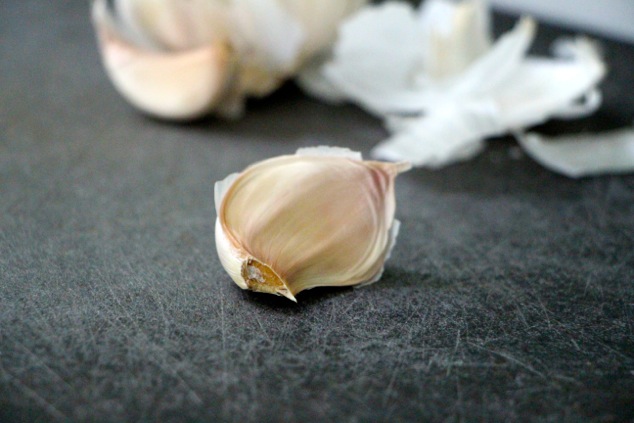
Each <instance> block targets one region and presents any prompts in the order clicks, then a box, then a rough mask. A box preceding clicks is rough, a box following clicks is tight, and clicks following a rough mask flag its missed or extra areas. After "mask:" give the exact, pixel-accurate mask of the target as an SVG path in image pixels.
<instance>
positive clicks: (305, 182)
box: [216, 148, 409, 300]
mask: <svg viewBox="0 0 634 423" xmlns="http://www.w3.org/2000/svg"><path fill="white" fill-rule="evenodd" d="M408 168H409V166H408V165H406V164H403V163H401V164H391V163H380V162H366V161H362V160H360V157H359V156H358V155H357V154H353V153H351V152H349V151H347V150H341V149H336V150H331V151H329V150H326V149H324V148H319V149H313V150H310V149H308V150H307V149H303V150H300V151H298V154H296V155H294V156H282V157H278V158H274V159H270V160H266V161H264V162H260V163H257V164H255V165H253V166H251V167H249V168H247V169H246V170H245V171H244V172H242V173H241V174H239V175H238V176H237V177H236V176H235V175H232V176H231V177H230V179H228V180H225V181H223V182H221V183H218V184H217V185H216V206H217V209H218V220H217V224H216V245H217V248H218V254H219V257H220V259H221V262H222V264H223V266H224V267H225V269H226V270H227V272H228V273H229V274H230V276H231V277H232V279H233V280H234V281H235V282H236V284H238V286H240V287H241V288H243V289H251V290H254V291H259V292H267V293H274V294H277V295H283V296H285V297H287V298H289V299H291V300H295V295H296V294H297V293H298V292H300V291H303V290H305V289H310V288H313V287H316V286H349V285H358V284H363V283H369V282H373V281H375V280H377V277H380V274H381V272H382V269H383V264H384V261H385V259H386V257H387V256H388V254H389V251H390V249H391V247H392V246H393V243H394V240H393V239H392V238H393V237H395V235H396V233H397V228H398V224H397V223H395V220H394V210H395V199H394V179H395V177H396V175H397V174H398V173H399V172H402V171H404V170H406V169H408ZM219 201H220V203H219V204H218V202H219Z"/></svg>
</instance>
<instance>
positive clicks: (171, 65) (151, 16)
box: [93, 0, 233, 119]
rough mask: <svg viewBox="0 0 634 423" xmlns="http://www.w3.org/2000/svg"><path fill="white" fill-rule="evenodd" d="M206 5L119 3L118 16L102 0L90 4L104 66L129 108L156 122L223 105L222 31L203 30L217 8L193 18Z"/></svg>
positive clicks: (227, 74) (227, 60)
mask: <svg viewBox="0 0 634 423" xmlns="http://www.w3.org/2000/svg"><path fill="white" fill-rule="evenodd" d="M205 3H207V2H205V1H202V0H197V1H192V2H179V1H175V0H174V1H164V2H157V1H149V0H137V1H118V2H116V3H114V4H115V5H116V6H117V9H116V10H117V12H116V15H115V14H114V13H113V11H112V10H110V9H109V6H108V4H107V1H106V0H96V1H95V2H94V3H93V22H94V24H95V27H96V30H97V35H98V40H99V44H100V49H101V56H102V60H103V63H104V67H105V69H106V72H107V73H108V76H109V77H110V79H111V80H112V83H113V84H114V86H115V87H116V88H117V90H118V91H119V93H120V94H121V95H122V96H123V97H124V98H125V99H126V100H128V101H129V102H130V103H131V104H133V105H134V106H136V107H137V108H139V109H141V110H143V111H144V112H146V113H149V114H151V115H154V116H157V117H160V118H166V119H192V118H196V117H199V116H201V115H204V114H206V113H207V112H208V111H210V110H211V109H213V108H215V107H216V106H218V104H219V103H220V102H221V101H222V100H223V97H224V96H225V94H226V93H227V88H228V84H229V83H230V81H231V72H232V67H233V58H232V57H231V49H230V47H229V43H228V40H227V39H226V37H225V36H224V35H223V34H222V31H220V32H218V31H216V32H214V31H212V30H209V29H208V28H207V27H206V26H205V25H203V23H204V22H205V21H207V20H208V19H211V18H212V17H214V16H220V12H219V9H218V8H211V7H210V8H207V9H205V10H206V12H207V13H203V14H200V15H197V14H196V13H195V12H197V11H198V10H197V9H194V6H199V5H203V4H205ZM220 22H221V21H220V20H219V21H218V25H220ZM212 27H213V26H212Z"/></svg>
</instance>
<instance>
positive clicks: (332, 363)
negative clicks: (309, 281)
mask: <svg viewBox="0 0 634 423" xmlns="http://www.w3.org/2000/svg"><path fill="white" fill-rule="evenodd" d="M512 22H513V20H511V19H509V18H505V17H499V16H498V18H497V19H496V28H497V30H498V31H499V30H501V29H504V28H508V27H509V26H510V25H511V23H512ZM558 34H561V32H560V31H556V30H553V29H549V28H542V29H541V30H540V32H539V36H538V40H537V45H536V50H538V51H542V52H545V51H547V46H548V45H549V44H550V42H551V41H552V39H553V37H554V36H555V35H558ZM604 48H605V54H606V57H607V60H608V62H609V63H610V64H611V67H612V72H611V74H610V77H609V78H608V79H607V81H606V82H605V83H604V84H603V89H604V93H605V100H606V103H605V106H604V107H603V109H602V110H601V111H600V112H599V113H598V114H597V115H595V116H594V117H592V118H589V119H585V120H582V121H578V122H574V123H552V124H549V125H547V126H544V127H542V128H541V130H542V131H543V132H548V133H558V132H563V131H572V130H577V131H579V130H585V129H589V130H598V129H604V128H612V127H617V126H621V125H627V124H629V123H630V122H631V121H632V117H633V116H634V99H633V97H632V95H631V87H632V86H634V76H633V72H632V68H631V65H630V64H631V63H634V48H633V47H631V46H630V47H628V46H625V45H621V44H616V43H610V42H606V43H605V44H604ZM384 135H385V133H384V131H383V129H382V128H381V126H380V124H379V122H377V121H376V120H374V119H372V118H371V117H369V116H367V115H366V114H364V113H363V112H361V111H360V110H358V109H356V108H354V107H352V106H347V107H340V108H332V107H328V106H325V105H322V104H320V103H318V102H316V101H313V100H310V99H308V98H306V97H304V96H303V95H302V94H301V93H300V92H299V91H298V90H297V89H296V88H294V87H293V86H288V87H286V88H284V89H283V90H282V91H281V92H280V93H278V94H276V95H275V96H273V97H272V98H270V99H267V100H265V101H259V102H254V103H252V104H250V105H249V113H248V115H247V116H246V118H245V119H244V120H242V121H239V122H236V123H225V122H221V121H218V120H214V119H209V120H205V121H202V122H199V123H197V124H193V125H170V124H165V123H160V122H157V121H153V120H150V119H147V118H145V117H143V116H141V115H140V114H138V113H136V112H135V111H134V110H132V109H131V108H130V107H129V106H128V105H127V104H126V103H124V102H123V100H122V99H121V98H120V97H119V96H118V95H117V93H116V92H115V91H114V90H113V89H112V88H111V86H110V84H109V82H108V81H107V79H106V77H105V75H104V73H103V71H102V69H101V67H100V64H99V59H98V56H97V51H96V48H95V42H94V38H93V34H92V29H91V27H90V24H89V21H88V2H87V1H65V2H42V1H34V0H32V1H3V2H1V3H0V421H2V422H12V421H42V422H49V421H66V420H68V421H84V422H89V421H90V422H93V421H162V422H171V421H173V422H177V421H236V422H243V421H290V422H306V421H399V420H400V421H414V420H432V421H474V420H487V421H513V420H534V421H553V422H559V421H571V422H572V421H579V420H583V421H600V422H604V421H626V420H630V419H633V418H634V282H633V281H634V248H633V247H634V176H611V177H599V178H586V179H583V180H578V181H575V180H569V179H565V178H563V177H560V176H557V175H555V174H552V173H550V172H548V171H547V170H545V169H543V168H541V167H540V166H538V165H537V164H535V163H534V162H532V161H531V160H530V159H528V158H526V157H524V156H519V157H518V156H517V154H515V153H514V151H515V150H514V144H513V143H512V141H511V140H508V139H502V140H495V141H493V142H492V143H491V146H490V148H489V149H488V150H487V151H486V152H485V153H484V154H482V155H481V156H480V157H478V158H477V159H475V160H474V161H471V162H469V163H465V164H460V165H455V166H451V167H448V168H446V169H444V170H441V171H436V172H430V171H424V170H416V171H412V172H410V173H407V174H405V175H403V176H402V177H401V178H400V179H399V181H398V185H397V191H398V192H397V197H398V212H397V214H398V217H399V218H400V220H401V221H402V222H403V227H402V228H403V230H402V234H401V237H400V240H399V243H398V245H397V247H396V250H395V252H394V255H393V259H392V260H391V261H390V262H389V263H388V265H387V269H386V272H385V275H384V278H383V280H382V281H381V282H379V283H377V284H375V285H372V286H370V287H368V288H364V289H359V290H353V289H317V290H314V291H310V292H306V293H302V294H300V295H299V297H298V299H299V304H297V305H296V304H292V303H290V302H289V301H287V300H285V299H281V298H276V297H272V296H266V295H257V294H250V293H246V292H243V291H241V290H240V289H238V288H237V287H236V286H235V285H234V284H233V283H232V282H231V281H230V279H229V278H228V277H227V275H226V274H225V273H224V272H223V270H222V268H221V266H220V263H219V261H218V259H217V257H216V252H215V247H214V241H213V222H214V219H215V211H214V206H213V200H212V190H213V183H214V182H215V181H216V180H219V179H221V178H223V177H224V176H225V175H227V174H228V173H230V172H234V171H237V170H240V169H242V168H244V167H245V166H247V165H248V164H250V163H252V162H255V161H258V160H261V159H264V158H267V157H270V156H273V155H278V154H285V153H291V152H293V151H295V150H296V149H297V148H298V147H303V146H309V145H316V144H336V145H343V146H348V147H351V148H353V149H359V150H361V151H363V152H365V153H367V152H368V151H369V149H370V148H371V146H372V145H373V144H374V143H376V142H378V141H379V140H380V139H381V138H382V137H383V136H384Z"/></svg>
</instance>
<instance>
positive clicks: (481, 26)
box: [301, 0, 606, 168]
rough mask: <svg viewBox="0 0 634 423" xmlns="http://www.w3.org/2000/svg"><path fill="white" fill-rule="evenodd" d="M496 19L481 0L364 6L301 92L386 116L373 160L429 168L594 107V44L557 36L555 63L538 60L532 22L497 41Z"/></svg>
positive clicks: (599, 68)
mask: <svg viewBox="0 0 634 423" xmlns="http://www.w3.org/2000/svg"><path fill="white" fill-rule="evenodd" d="M490 16H491V11H490V9H489V7H488V2H486V1H484V0H458V1H454V0H426V1H425V2H423V3H422V4H421V6H420V7H419V8H414V6H412V5H411V4H409V3H407V2H400V1H387V2H383V3H381V4H379V5H372V6H368V7H365V8H363V9H362V10H361V11H360V12H358V13H356V14H355V15H354V16H353V17H351V18H350V19H347V20H346V21H345V22H344V23H343V24H342V25H341V29H340V31H339V38H338V40H337V42H336V43H335V45H334V47H333V54H332V58H331V60H330V61H329V62H328V63H327V64H326V65H324V66H323V67H322V68H321V69H317V70H313V72H310V73H309V72H306V73H303V74H302V81H301V82H302V86H303V87H304V88H305V89H306V90H307V91H309V92H311V93H312V94H314V95H315V96H317V97H319V98H323V99H325V100H330V101H333V100H339V101H341V100H350V101H353V102H355V103H357V104H359V105H360V106H361V107H363V108H365V109H366V110H368V111H369V112H371V113H373V114H376V115H377V116H379V117H381V118H383V119H384V122H385V125H386V127H387V129H388V130H389V131H390V132H391V136H390V137H389V138H388V139H386V140H384V141H383V142H381V143H380V144H379V145H378V146H376V147H375V148H374V149H373V150H372V152H371V154H372V155H373V156H374V157H377V158H380V159H384V160H403V159H407V160H408V161H410V162H412V164H413V165H414V166H421V167H423V166H424V167H430V168H437V167H441V166H446V165H448V164H451V163H454V162H457V161H461V160H467V159H470V158H473V157H474V156H475V155H477V154H478V153H479V152H481V151H482V150H483V149H484V147H485V140H486V139H487V138H489V137H493V136H500V135H504V134H506V133H509V132H516V131H518V130H523V129H524V128H528V127H530V126H534V125H538V124H541V123H544V122H546V121H547V120H549V119H550V118H553V117H557V118H566V119H571V118H576V117H581V116H586V115H588V114H590V113H593V112H594V111H596V109H597V108H598V107H599V105H600V104H601V95H600V91H599V83H600V82H601V80H602V79H603V77H604V76H605V73H606V66H605V63H604V62H603V59H602V57H601V54H600V51H599V50H598V49H597V48H596V46H595V45H594V43H593V42H591V41H590V40H588V39H586V38H582V37H578V38H576V39H573V40H561V41H559V42H557V43H556V46H555V47H556V50H555V54H554V57H551V58H545V57H535V56H532V55H529V54H528V51H529V48H530V46H531V43H532V41H533V38H534V37H535V33H536V31H537V25H536V23H535V22H534V21H533V20H532V19H531V18H529V17H524V18H522V19H520V20H519V21H518V23H517V24H516V25H515V27H514V28H513V29H511V30H510V31H508V32H506V33H505V34H503V35H502V36H501V37H499V38H498V39H496V40H493V37H492V31H491V27H490V21H491V17H490Z"/></svg>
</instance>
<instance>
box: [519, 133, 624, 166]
mask: <svg viewBox="0 0 634 423" xmlns="http://www.w3.org/2000/svg"><path fill="white" fill-rule="evenodd" d="M516 137H517V139H518V140H519V142H520V145H521V146H522V148H523V149H524V151H526V153H527V154H528V155H529V156H531V157H532V158H533V159H534V160H535V161H537V162H539V163H540V164H541V165H543V166H544V167H546V168H548V169H550V170H552V171H554V172H557V173H560V174H562V175H566V176H568V177H570V178H580V177H583V176H591V175H601V174H606V173H626V172H633V171H634V129H632V128H626V129H618V130H614V131H606V132H604V133H594V134H590V133H589V134H577V135H568V136H559V137H544V136H542V135H538V134H535V133H528V134H523V133H518V134H516Z"/></svg>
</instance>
